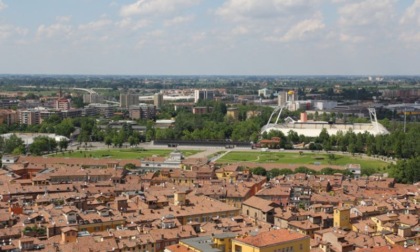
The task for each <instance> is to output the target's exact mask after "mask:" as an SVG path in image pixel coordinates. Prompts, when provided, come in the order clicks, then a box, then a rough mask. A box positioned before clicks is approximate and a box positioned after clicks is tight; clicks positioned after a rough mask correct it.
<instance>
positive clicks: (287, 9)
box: [216, 0, 319, 21]
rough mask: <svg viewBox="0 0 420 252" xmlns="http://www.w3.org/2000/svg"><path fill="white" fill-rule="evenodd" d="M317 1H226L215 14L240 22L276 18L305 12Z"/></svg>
mask: <svg viewBox="0 0 420 252" xmlns="http://www.w3.org/2000/svg"><path fill="white" fill-rule="evenodd" d="M318 2H319V1H317V0H314V1H306V0H264V1H261V0H228V1H226V2H225V3H224V4H223V5H222V6H221V7H220V8H219V9H217V10H216V14H217V15H220V16H223V17H225V18H226V19H229V20H234V21H241V20H243V19H250V18H251V19H252V18H261V19H266V18H273V17H275V18H278V17H281V15H287V16H290V15H293V14H297V13H302V12H305V11H306V10H307V9H308V8H310V7H311V6H313V5H315V4H317V3H318Z"/></svg>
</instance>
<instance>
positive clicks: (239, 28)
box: [232, 25, 249, 35]
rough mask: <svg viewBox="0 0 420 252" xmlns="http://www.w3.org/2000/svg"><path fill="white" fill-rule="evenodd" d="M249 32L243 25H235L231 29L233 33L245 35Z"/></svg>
mask: <svg viewBox="0 0 420 252" xmlns="http://www.w3.org/2000/svg"><path fill="white" fill-rule="evenodd" d="M248 33H249V29H248V28H247V27H245V26H243V25H240V26H236V27H235V28H233V29H232V34H233V35H245V34H248Z"/></svg>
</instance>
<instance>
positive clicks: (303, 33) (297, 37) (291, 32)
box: [264, 18, 325, 42]
mask: <svg viewBox="0 0 420 252" xmlns="http://www.w3.org/2000/svg"><path fill="white" fill-rule="evenodd" d="M324 28H325V24H324V22H323V21H322V19H321V18H312V19H305V20H303V21H300V22H298V23H296V24H295V25H293V26H292V27H290V28H289V29H288V30H287V32H286V33H284V34H283V35H281V36H278V35H269V36H266V37H265V38H264V40H266V41H270V42H292V41H303V40H306V39H309V38H312V37H313V36H314V35H315V34H316V33H317V32H319V31H321V30H323V29H324Z"/></svg>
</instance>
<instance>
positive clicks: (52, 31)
mask: <svg viewBox="0 0 420 252" xmlns="http://www.w3.org/2000/svg"><path fill="white" fill-rule="evenodd" d="M72 31H73V28H72V26H71V25H68V24H63V23H55V24H52V25H44V24H42V25H40V26H38V30H37V32H36V35H37V37H46V38H52V37H54V36H57V35H59V36H65V37H67V36H69V35H71V33H72Z"/></svg>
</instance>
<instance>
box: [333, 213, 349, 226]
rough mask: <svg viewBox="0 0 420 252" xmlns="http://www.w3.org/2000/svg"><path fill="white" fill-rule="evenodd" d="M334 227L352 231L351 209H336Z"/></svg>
mask: <svg viewBox="0 0 420 252" xmlns="http://www.w3.org/2000/svg"><path fill="white" fill-rule="evenodd" d="M334 227H337V228H348V229H351V224H350V208H336V209H334Z"/></svg>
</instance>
